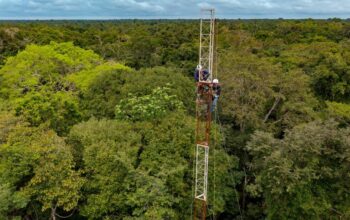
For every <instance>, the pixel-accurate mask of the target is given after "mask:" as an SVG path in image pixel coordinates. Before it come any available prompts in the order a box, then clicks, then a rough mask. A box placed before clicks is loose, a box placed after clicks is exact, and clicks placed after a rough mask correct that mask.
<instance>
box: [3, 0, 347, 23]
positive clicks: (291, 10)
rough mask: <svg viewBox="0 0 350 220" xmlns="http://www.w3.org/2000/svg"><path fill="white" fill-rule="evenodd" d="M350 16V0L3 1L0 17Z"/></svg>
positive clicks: (244, 17) (251, 17)
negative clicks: (203, 12) (212, 12)
mask: <svg viewBox="0 0 350 220" xmlns="http://www.w3.org/2000/svg"><path fill="white" fill-rule="evenodd" d="M209 7H213V8H215V9H216V14H217V17H219V18H228V19H230V18H231V19H236V18H242V19H254V18H334V17H337V18H350V0H202V1H198V0H197V1H196V0H0V19H134V18H139V19H160V18H166V19H176V18H185V19H191V18H199V16H200V8H209Z"/></svg>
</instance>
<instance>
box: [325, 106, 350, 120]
mask: <svg viewBox="0 0 350 220" xmlns="http://www.w3.org/2000/svg"><path fill="white" fill-rule="evenodd" d="M326 104H327V111H328V113H329V114H330V115H331V116H332V117H333V118H336V119H338V120H339V121H341V122H345V123H350V105H348V104H345V103H338V102H326Z"/></svg>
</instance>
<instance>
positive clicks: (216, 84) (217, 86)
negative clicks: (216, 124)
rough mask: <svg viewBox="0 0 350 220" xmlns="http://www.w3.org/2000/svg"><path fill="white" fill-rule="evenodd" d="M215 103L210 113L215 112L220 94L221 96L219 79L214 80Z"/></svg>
mask: <svg viewBox="0 0 350 220" xmlns="http://www.w3.org/2000/svg"><path fill="white" fill-rule="evenodd" d="M213 93H214V94H213V103H212V105H211V108H210V111H211V112H213V111H214V110H215V107H216V104H217V103H218V100H219V97H220V94H221V86H220V84H219V80H218V79H214V80H213Z"/></svg>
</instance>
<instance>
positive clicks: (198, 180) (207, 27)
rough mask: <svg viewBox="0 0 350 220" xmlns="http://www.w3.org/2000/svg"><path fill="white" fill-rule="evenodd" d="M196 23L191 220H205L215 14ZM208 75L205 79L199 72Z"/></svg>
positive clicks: (205, 13) (207, 12) (206, 14)
mask: <svg viewBox="0 0 350 220" xmlns="http://www.w3.org/2000/svg"><path fill="white" fill-rule="evenodd" d="M201 14H202V18H201V21H200V47H199V65H201V67H202V69H201V70H200V71H199V82H197V99H196V121H197V124H196V156H195V160H196V161H195V169H196V171H195V193H194V194H195V195H194V197H195V198H194V199H195V202H194V215H193V217H194V219H195V220H197V219H200V220H205V219H206V212H207V190H208V164H209V142H210V126H211V111H210V108H211V104H212V100H213V83H212V80H213V69H214V68H213V63H214V42H215V30H214V28H215V10H214V9H202V10H201ZM205 70H207V71H208V72H209V74H208V76H207V77H206V78H204V77H203V71H205Z"/></svg>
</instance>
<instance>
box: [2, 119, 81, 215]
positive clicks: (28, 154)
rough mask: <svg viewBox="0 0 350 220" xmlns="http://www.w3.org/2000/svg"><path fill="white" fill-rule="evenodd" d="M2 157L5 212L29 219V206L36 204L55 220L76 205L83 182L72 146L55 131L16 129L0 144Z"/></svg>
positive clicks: (23, 127) (39, 128)
mask: <svg viewBox="0 0 350 220" xmlns="http://www.w3.org/2000/svg"><path fill="white" fill-rule="evenodd" d="M0 155H1V156H0V171H1V172H0V186H1V187H0V189H1V191H0V194H4V195H5V198H7V204H6V203H5V204H1V207H0V210H1V211H2V212H3V213H5V214H6V213H7V214H10V213H12V214H15V215H16V213H17V214H19V215H22V216H26V215H29V214H30V210H31V208H30V207H28V206H29V204H30V203H31V202H37V203H39V204H40V205H41V210H42V211H43V212H44V211H46V210H50V211H51V214H50V219H56V215H57V211H58V209H63V210H64V211H70V210H72V209H74V208H75V207H76V206H77V203H78V200H79V199H80V187H81V186H82V184H83V182H84V180H83V179H82V178H81V177H80V172H77V171H75V170H74V163H73V158H72V154H71V151H70V148H69V146H67V145H66V144H65V143H64V140H63V139H62V138H60V137H58V136H57V135H56V134H55V132H54V131H52V130H49V129H47V128H44V127H38V128H30V127H26V126H17V127H16V128H15V129H14V130H13V131H12V132H11V133H10V134H9V137H8V140H7V143H6V144H4V145H0ZM5 201H6V200H5ZM19 210H22V211H21V212H19ZM26 210H27V211H26Z"/></svg>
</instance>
